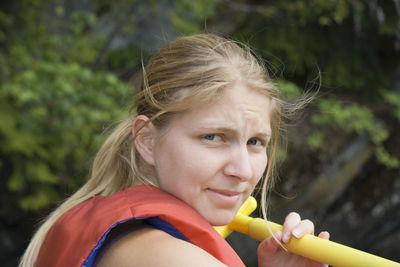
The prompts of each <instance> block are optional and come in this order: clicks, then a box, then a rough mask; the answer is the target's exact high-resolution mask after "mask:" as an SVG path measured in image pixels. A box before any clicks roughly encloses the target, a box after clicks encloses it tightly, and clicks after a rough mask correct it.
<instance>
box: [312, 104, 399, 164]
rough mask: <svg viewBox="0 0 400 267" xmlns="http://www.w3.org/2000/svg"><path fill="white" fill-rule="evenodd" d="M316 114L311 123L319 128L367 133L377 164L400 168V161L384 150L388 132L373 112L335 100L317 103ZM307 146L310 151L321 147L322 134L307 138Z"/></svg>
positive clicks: (360, 106) (313, 134)
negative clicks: (373, 145)
mask: <svg viewBox="0 0 400 267" xmlns="http://www.w3.org/2000/svg"><path fill="white" fill-rule="evenodd" d="M317 106H318V108H319V110H320V111H319V112H320V113H318V114H314V115H312V118H311V120H312V122H313V123H314V124H316V125H319V126H325V127H326V126H331V127H339V128H340V129H342V130H344V131H346V132H347V133H356V134H359V135H361V134H363V133H367V134H368V136H369V137H370V139H371V140H372V142H373V143H374V144H375V146H376V157H377V159H378V161H379V162H381V163H382V164H384V165H386V166H387V167H390V168H396V167H400V161H399V160H398V159H397V158H395V157H393V156H391V155H390V154H389V153H388V152H387V150H386V149H385V148H384V145H383V143H384V141H386V140H387V138H388V136H389V131H388V130H387V128H386V127H385V126H384V124H382V123H381V122H380V121H379V120H378V119H377V118H376V117H375V116H374V114H373V112H372V111H371V110H370V109H369V108H367V107H364V106H362V105H360V104H351V105H344V104H343V102H342V101H340V100H338V99H336V98H327V99H320V100H318V101H317ZM308 144H309V146H310V148H312V149H318V148H320V147H321V146H322V145H323V134H322V132H321V131H320V130H315V131H314V132H313V133H312V134H311V135H310V136H309V137H308Z"/></svg>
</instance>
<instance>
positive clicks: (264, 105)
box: [178, 83, 272, 132]
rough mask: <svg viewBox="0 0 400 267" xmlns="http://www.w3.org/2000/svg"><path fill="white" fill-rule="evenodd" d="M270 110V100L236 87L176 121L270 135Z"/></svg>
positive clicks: (182, 115)
mask: <svg viewBox="0 0 400 267" xmlns="http://www.w3.org/2000/svg"><path fill="white" fill-rule="evenodd" d="M271 109H272V100H271V99H270V98H269V97H267V96H265V95H264V94H262V93H260V92H258V91H257V90H254V89H252V88H248V87H247V86H245V85H242V84H240V83H238V84H235V85H233V86H230V87H226V88H224V89H222V91H221V94H220V95H219V97H218V98H217V99H216V100H215V101H212V102H211V103H208V104H204V105H202V106H199V107H195V108H193V109H191V110H190V111H187V112H184V113H183V114H181V116H179V117H180V119H178V121H180V122H181V123H188V124H191V123H196V124H197V125H198V126H201V124H207V126H208V127H212V126H215V127H229V128H235V127H240V126H242V125H245V124H250V125H251V126H252V127H253V128H258V129H259V130H260V131H263V132H270V115H271Z"/></svg>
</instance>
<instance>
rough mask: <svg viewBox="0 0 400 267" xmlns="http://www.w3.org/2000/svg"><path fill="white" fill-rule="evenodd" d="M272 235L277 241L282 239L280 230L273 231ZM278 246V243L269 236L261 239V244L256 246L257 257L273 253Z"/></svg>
mask: <svg viewBox="0 0 400 267" xmlns="http://www.w3.org/2000/svg"><path fill="white" fill-rule="evenodd" d="M274 236H275V238H276V239H277V240H278V241H279V242H281V241H282V232H281V231H276V232H275V233H274ZM279 248H280V245H279V243H278V242H276V240H275V239H274V238H273V237H272V236H271V237H269V238H267V239H265V240H264V241H262V242H261V244H260V245H259V246H258V257H259V258H260V257H261V258H264V257H268V256H269V255H272V254H274V253H275V252H276V251H277V250H278V249H279Z"/></svg>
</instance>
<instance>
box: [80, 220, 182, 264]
mask: <svg viewBox="0 0 400 267" xmlns="http://www.w3.org/2000/svg"><path fill="white" fill-rule="evenodd" d="M132 220H142V221H143V222H144V223H146V224H148V225H151V226H152V227H154V228H156V229H159V230H162V231H164V232H166V233H167V234H170V235H171V236H173V237H175V238H178V239H181V240H184V241H187V242H189V240H188V239H187V238H186V237H185V236H184V235H183V234H182V233H181V232H179V231H178V230H177V229H176V228H175V227H174V226H172V225H171V224H170V223H168V222H166V221H164V220H163V219H161V218H160V217H149V218H130V219H127V220H125V221H121V222H117V223H116V224H114V225H113V226H111V227H110V229H108V230H107V232H105V233H104V235H103V236H102V237H101V238H100V240H99V242H98V243H97V245H96V246H95V247H94V248H93V250H92V251H91V252H90V255H89V257H88V258H87V259H86V260H85V262H84V263H83V264H82V267H92V266H94V264H95V262H96V258H97V255H98V253H99V251H100V248H101V247H102V246H103V245H104V241H105V240H106V237H107V235H108V234H109V233H110V232H111V230H113V229H115V228H117V227H118V226H119V225H121V224H124V223H126V222H130V221H132Z"/></svg>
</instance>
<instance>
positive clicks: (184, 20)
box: [170, 0, 218, 34]
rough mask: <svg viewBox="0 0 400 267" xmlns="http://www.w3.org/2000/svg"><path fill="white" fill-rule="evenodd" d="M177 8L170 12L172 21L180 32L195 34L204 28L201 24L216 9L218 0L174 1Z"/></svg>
mask: <svg viewBox="0 0 400 267" xmlns="http://www.w3.org/2000/svg"><path fill="white" fill-rule="evenodd" d="M174 3H175V5H176V8H175V9H174V10H173V11H172V12H171V13H170V19H171V23H172V25H173V26H174V28H175V29H176V30H177V31H178V32H179V33H180V34H193V33H198V32H200V31H201V30H202V28H201V25H202V22H204V21H205V20H206V19H207V18H208V17H210V16H212V15H213V14H214V11H215V7H216V4H217V3H218V1H217V0H203V1H190V0H178V1H174Z"/></svg>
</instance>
